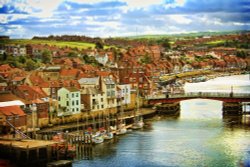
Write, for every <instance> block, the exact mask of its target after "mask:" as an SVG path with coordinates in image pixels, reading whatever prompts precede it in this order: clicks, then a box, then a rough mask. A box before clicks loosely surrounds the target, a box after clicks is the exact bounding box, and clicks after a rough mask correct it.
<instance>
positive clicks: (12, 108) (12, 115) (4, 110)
mask: <svg viewBox="0 0 250 167" xmlns="http://www.w3.org/2000/svg"><path fill="white" fill-rule="evenodd" d="M24 106H25V104H24V103H23V102H21V101H20V100H11V101H5V102H0V135H7V134H9V133H10V132H12V133H13V134H15V132H14V131H15V129H14V127H15V128H16V129H20V130H22V131H24V130H26V128H27V125H26V122H27V116H26V114H25V112H24V110H23V108H24ZM14 137H15V135H14Z"/></svg>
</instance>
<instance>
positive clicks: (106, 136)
mask: <svg viewBox="0 0 250 167" xmlns="http://www.w3.org/2000/svg"><path fill="white" fill-rule="evenodd" d="M113 137H114V135H113V133H112V132H106V133H105V134H104V135H103V138H104V140H110V139H113Z"/></svg>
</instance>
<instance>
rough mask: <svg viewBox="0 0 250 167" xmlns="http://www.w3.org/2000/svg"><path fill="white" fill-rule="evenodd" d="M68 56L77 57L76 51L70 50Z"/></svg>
mask: <svg viewBox="0 0 250 167" xmlns="http://www.w3.org/2000/svg"><path fill="white" fill-rule="evenodd" d="M68 57H77V53H76V52H69V54H68Z"/></svg>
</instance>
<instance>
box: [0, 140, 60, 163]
mask: <svg viewBox="0 0 250 167" xmlns="http://www.w3.org/2000/svg"><path fill="white" fill-rule="evenodd" d="M59 144H60V142H55V141H46V140H30V139H28V140H27V139H4V138H1V139H0V157H1V158H4V159H9V160H10V161H11V162H14V163H15V164H16V165H18V166H30V167H32V166H41V167H43V166H46V164H47V163H48V162H51V161H53V160H59V158H60V155H59V154H60V153H59Z"/></svg>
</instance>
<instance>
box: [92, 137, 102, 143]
mask: <svg viewBox="0 0 250 167" xmlns="http://www.w3.org/2000/svg"><path fill="white" fill-rule="evenodd" d="M92 142H93V144H100V143H103V142H104V138H103V136H93V138H92Z"/></svg>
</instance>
